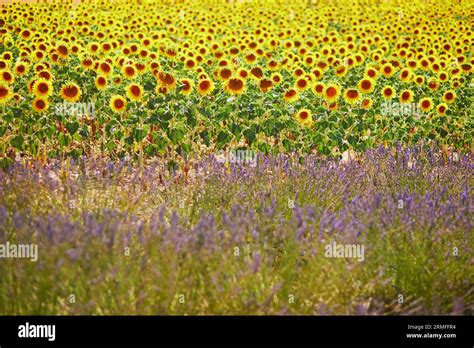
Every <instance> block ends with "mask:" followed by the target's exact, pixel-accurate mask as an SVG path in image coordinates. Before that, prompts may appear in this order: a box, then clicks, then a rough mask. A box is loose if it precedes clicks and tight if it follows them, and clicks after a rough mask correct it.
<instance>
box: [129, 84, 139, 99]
mask: <svg viewBox="0 0 474 348" xmlns="http://www.w3.org/2000/svg"><path fill="white" fill-rule="evenodd" d="M142 96H143V88H142V86H140V85H139V84H138V83H131V84H129V85H128V86H127V97H128V98H129V99H130V100H135V101H138V100H140V99H142Z"/></svg>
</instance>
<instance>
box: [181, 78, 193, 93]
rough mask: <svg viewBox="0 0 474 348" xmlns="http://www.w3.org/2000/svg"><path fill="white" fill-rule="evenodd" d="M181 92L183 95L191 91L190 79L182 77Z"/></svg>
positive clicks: (191, 83) (191, 82)
mask: <svg viewBox="0 0 474 348" xmlns="http://www.w3.org/2000/svg"><path fill="white" fill-rule="evenodd" d="M181 85H182V88H181V93H183V94H184V95H189V94H191V92H192V91H193V87H194V83H193V81H192V80H190V79H182V80H181Z"/></svg>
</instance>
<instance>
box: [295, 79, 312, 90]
mask: <svg viewBox="0 0 474 348" xmlns="http://www.w3.org/2000/svg"><path fill="white" fill-rule="evenodd" d="M309 87H310V84H309V81H308V79H307V78H305V77H300V78H298V79H297V80H296V82H295V88H296V89H297V90H299V91H301V92H302V91H305V90H307V89H308V88H309Z"/></svg>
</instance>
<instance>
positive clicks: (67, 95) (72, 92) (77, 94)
mask: <svg viewBox="0 0 474 348" xmlns="http://www.w3.org/2000/svg"><path fill="white" fill-rule="evenodd" d="M81 94H82V92H81V88H80V87H79V86H78V85H76V84H75V83H68V84H66V85H64V86H62V87H61V97H62V98H63V99H64V100H67V101H68V102H71V103H75V102H77V101H78V100H79V99H80V98H81Z"/></svg>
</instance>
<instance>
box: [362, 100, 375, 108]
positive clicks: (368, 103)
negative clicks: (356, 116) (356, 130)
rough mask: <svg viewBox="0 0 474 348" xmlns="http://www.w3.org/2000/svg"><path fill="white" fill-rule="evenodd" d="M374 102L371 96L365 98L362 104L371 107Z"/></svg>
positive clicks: (364, 106)
mask: <svg viewBox="0 0 474 348" xmlns="http://www.w3.org/2000/svg"><path fill="white" fill-rule="evenodd" d="M373 103H374V102H373V101H372V99H370V98H364V100H362V103H361V104H360V105H361V106H362V107H363V108H364V109H370V108H371V106H372V104H373Z"/></svg>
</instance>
